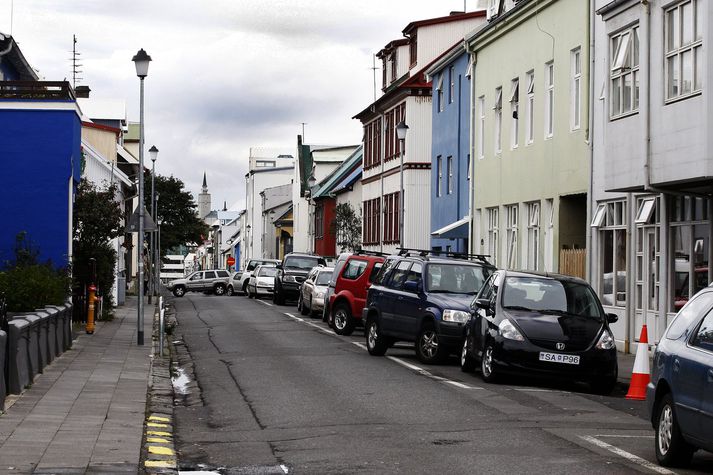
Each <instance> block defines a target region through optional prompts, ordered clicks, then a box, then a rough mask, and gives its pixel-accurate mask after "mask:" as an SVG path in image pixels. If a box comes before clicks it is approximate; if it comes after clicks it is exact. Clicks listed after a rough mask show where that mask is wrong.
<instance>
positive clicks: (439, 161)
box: [436, 155, 443, 198]
mask: <svg viewBox="0 0 713 475" xmlns="http://www.w3.org/2000/svg"><path fill="white" fill-rule="evenodd" d="M442 179H443V156H442V155H438V156H437V157H436V198H440V197H441V196H443V186H442V185H441V180H442Z"/></svg>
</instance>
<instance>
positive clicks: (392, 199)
mask: <svg viewBox="0 0 713 475" xmlns="http://www.w3.org/2000/svg"><path fill="white" fill-rule="evenodd" d="M399 211H400V208H399V192H396V193H391V194H388V195H385V196H384V243H389V244H391V243H395V242H399Z"/></svg>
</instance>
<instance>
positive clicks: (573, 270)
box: [559, 249, 587, 279]
mask: <svg viewBox="0 0 713 475" xmlns="http://www.w3.org/2000/svg"><path fill="white" fill-rule="evenodd" d="M586 262H587V250H586V249H562V250H561V251H560V270H559V272H560V274H565V275H572V276H575V277H579V278H582V279H585V278H586V273H585V272H586Z"/></svg>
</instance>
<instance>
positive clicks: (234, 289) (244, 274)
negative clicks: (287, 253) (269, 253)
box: [227, 259, 280, 295]
mask: <svg viewBox="0 0 713 475" xmlns="http://www.w3.org/2000/svg"><path fill="white" fill-rule="evenodd" d="M279 263H280V260H279V259H250V260H248V262H247V265H246V266H245V269H244V270H239V271H236V272H233V274H232V275H231V276H230V280H229V281H228V289H227V293H228V295H236V294H237V293H238V292H242V293H244V294H246V295H247V293H248V291H247V287H248V279H249V278H250V274H251V273H252V271H254V270H255V268H256V267H257V266H261V265H266V264H267V265H273V266H276V265H277V264H279Z"/></svg>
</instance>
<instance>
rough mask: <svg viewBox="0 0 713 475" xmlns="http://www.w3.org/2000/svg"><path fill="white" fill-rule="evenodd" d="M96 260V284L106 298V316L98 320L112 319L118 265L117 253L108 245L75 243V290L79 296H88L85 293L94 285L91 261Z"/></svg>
mask: <svg viewBox="0 0 713 475" xmlns="http://www.w3.org/2000/svg"><path fill="white" fill-rule="evenodd" d="M90 258H94V259H96V282H95V285H96V286H97V290H98V291H99V292H101V294H102V295H103V296H104V315H101V316H97V318H106V319H109V318H111V310H112V304H113V302H112V295H111V289H112V287H113V286H114V267H115V265H116V251H115V250H114V249H113V248H112V247H111V245H110V244H109V243H108V242H107V243H99V244H92V243H82V242H78V241H74V249H73V256H72V260H73V262H74V265H73V267H72V269H73V275H72V278H73V280H74V288H75V289H76V293H78V294H79V295H86V293H85V291H86V288H87V286H88V285H89V284H91V283H92V281H93V279H92V275H91V269H90V262H89V259H90Z"/></svg>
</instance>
